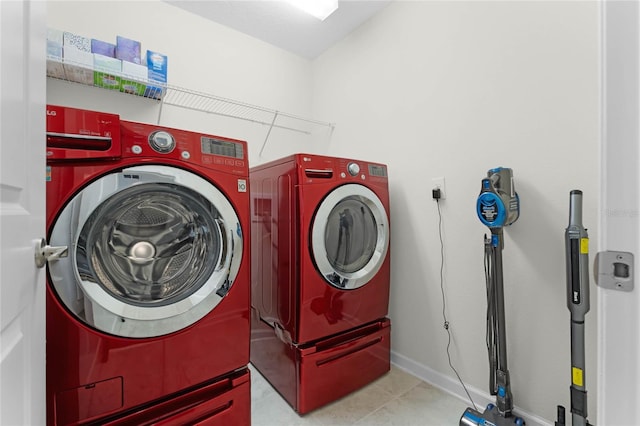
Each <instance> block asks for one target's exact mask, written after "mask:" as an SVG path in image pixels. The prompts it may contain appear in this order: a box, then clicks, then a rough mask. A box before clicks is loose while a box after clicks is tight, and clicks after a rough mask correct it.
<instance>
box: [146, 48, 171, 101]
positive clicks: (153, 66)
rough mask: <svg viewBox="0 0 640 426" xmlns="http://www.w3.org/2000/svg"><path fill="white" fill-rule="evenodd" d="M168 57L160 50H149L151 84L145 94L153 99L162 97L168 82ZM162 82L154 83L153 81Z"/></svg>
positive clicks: (148, 66) (148, 62)
mask: <svg viewBox="0 0 640 426" xmlns="http://www.w3.org/2000/svg"><path fill="white" fill-rule="evenodd" d="M167 65H168V58H167V56H166V55H163V54H161V53H158V52H153V51H151V50H147V68H148V76H149V84H148V85H147V89H146V90H145V92H144V96H145V97H148V98H153V99H161V98H162V95H163V94H164V91H165V87H163V86H166V83H167ZM154 82H157V83H161V84H159V85H154V84H153V83H154Z"/></svg>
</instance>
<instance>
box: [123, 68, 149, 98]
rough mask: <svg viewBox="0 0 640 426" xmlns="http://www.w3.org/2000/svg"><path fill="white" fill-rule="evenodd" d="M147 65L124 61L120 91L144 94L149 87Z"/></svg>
mask: <svg viewBox="0 0 640 426" xmlns="http://www.w3.org/2000/svg"><path fill="white" fill-rule="evenodd" d="M147 78H148V77H147V67H146V66H144V65H138V64H134V63H133V62H127V61H122V80H121V82H120V91H121V92H124V93H129V94H132V95H138V96H142V95H144V92H145V90H146V89H147V85H146V81H147Z"/></svg>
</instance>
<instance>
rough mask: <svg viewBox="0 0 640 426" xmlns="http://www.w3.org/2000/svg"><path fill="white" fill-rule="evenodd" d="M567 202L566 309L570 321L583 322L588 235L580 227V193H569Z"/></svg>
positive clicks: (587, 282) (587, 308)
mask: <svg viewBox="0 0 640 426" xmlns="http://www.w3.org/2000/svg"><path fill="white" fill-rule="evenodd" d="M569 201H570V202H569V226H568V227H567V229H566V232H565V246H566V258H567V307H568V308H569V311H570V312H571V319H572V321H584V316H585V314H586V313H587V312H588V311H589V235H588V234H587V230H586V229H585V228H584V226H582V191H580V190H573V191H571V194H570V200H569Z"/></svg>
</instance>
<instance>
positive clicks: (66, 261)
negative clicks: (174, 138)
mask: <svg viewBox="0 0 640 426" xmlns="http://www.w3.org/2000/svg"><path fill="white" fill-rule="evenodd" d="M50 244H52V245H55V246H67V247H68V248H69V250H68V252H69V256H68V257H67V258H62V259H59V260H56V261H52V262H50V263H49V274H50V277H51V283H52V285H53V287H54V290H55V292H56V293H57V295H58V297H59V299H60V300H61V301H62V303H63V304H64V305H66V307H67V308H68V309H69V311H71V312H72V313H73V314H74V315H75V316H76V317H77V318H79V319H80V320H82V321H83V322H85V323H86V324H88V325H90V326H91V327H94V328H96V329H98V330H100V331H103V332H106V333H110V334H113V335H117V336H124V337H152V336H160V335H164V334H168V333H172V332H175V331H178V330H181V329H183V328H185V327H187V326H189V325H191V324H193V323H195V322H196V321H198V320H199V319H201V318H203V317H204V316H205V315H207V314H208V313H209V312H211V311H212V310H213V309H215V307H216V305H218V303H220V301H221V300H222V299H223V298H224V297H225V295H226V294H227V293H228V292H229V290H230V288H231V287H232V285H233V283H234V280H235V277H236V275H237V273H238V270H239V268H240V262H241V260H242V246H243V243H242V230H241V227H240V221H239V219H238V216H237V214H236V212H235V210H234V209H233V206H232V205H231V203H230V202H229V200H228V199H227V198H226V197H225V196H224V195H223V194H222V192H220V191H219V190H218V189H217V188H216V187H215V186H214V185H213V184H212V183H210V182H207V181H206V180H204V179H202V178H201V177H199V176H197V175H195V174H193V173H190V172H187V171H185V170H182V169H177V168H173V167H167V166H137V167H129V168H126V169H123V170H121V171H119V172H114V173H111V174H108V175H106V176H104V177H102V178H99V179H98V180H96V181H94V182H92V183H91V184H89V185H88V186H87V187H85V188H84V189H83V190H82V191H80V192H79V193H78V194H76V195H75V196H74V197H73V199H72V200H71V201H70V202H69V203H68V204H67V205H66V206H65V208H64V210H63V211H62V213H61V214H60V216H59V217H58V219H57V220H56V222H55V224H54V226H53V229H52V233H51V236H50Z"/></svg>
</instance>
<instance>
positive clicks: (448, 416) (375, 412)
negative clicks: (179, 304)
mask: <svg viewBox="0 0 640 426" xmlns="http://www.w3.org/2000/svg"><path fill="white" fill-rule="evenodd" d="M250 369H251V422H252V426H307V425H308V426H346V425H356V426H378V425H379V426H396V425H402V426H413V425H416V426H417V425H420V426H446V425H451V426H456V425H458V422H459V420H460V416H461V415H462V413H463V412H464V410H465V409H466V408H467V404H466V403H465V402H464V401H462V400H460V399H458V398H456V397H454V396H451V395H449V394H447V393H446V392H443V391H441V390H439V389H437V388H434V387H433V386H431V385H429V384H427V383H425V382H423V381H421V380H420V379H418V378H416V377H414V376H412V375H410V374H408V373H405V372H404V371H402V370H400V369H399V368H396V367H393V366H392V367H391V371H390V372H389V373H387V374H386V375H384V376H383V377H381V378H380V379H378V380H376V381H375V382H373V383H371V384H369V385H368V386H365V387H364V388H362V389H360V390H358V391H356V392H354V393H352V394H350V395H348V396H346V397H344V398H342V399H340V400H338V401H335V402H333V403H331V404H329V405H326V406H324V407H322V408H319V409H318V410H315V411H313V412H311V413H308V414H306V415H305V416H302V417H301V416H299V415H298V414H296V412H295V411H293V409H292V408H291V407H290V406H289V405H288V404H287V402H286V401H285V400H284V399H283V398H282V397H281V396H280V395H279V394H278V393H277V392H276V391H275V390H274V389H273V388H272V387H271V385H270V384H269V382H267V381H266V380H265V379H264V378H263V377H262V376H261V375H260V373H259V372H258V371H257V370H256V369H255V368H253V367H252V366H250Z"/></svg>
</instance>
